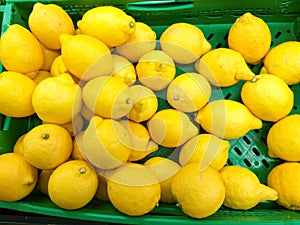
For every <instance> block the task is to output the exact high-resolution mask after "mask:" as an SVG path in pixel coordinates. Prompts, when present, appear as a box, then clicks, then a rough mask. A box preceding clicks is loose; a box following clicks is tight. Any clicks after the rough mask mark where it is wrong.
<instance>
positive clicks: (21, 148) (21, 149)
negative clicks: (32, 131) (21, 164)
mask: <svg viewBox="0 0 300 225" xmlns="http://www.w3.org/2000/svg"><path fill="white" fill-rule="evenodd" d="M26 134H27V133H25V134H23V135H21V136H20V137H18V139H17V141H16V142H15V144H14V148H13V152H15V153H19V154H21V155H24V145H23V140H24V138H25V136H26Z"/></svg>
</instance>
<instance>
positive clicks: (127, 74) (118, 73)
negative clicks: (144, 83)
mask: <svg viewBox="0 0 300 225" xmlns="http://www.w3.org/2000/svg"><path fill="white" fill-rule="evenodd" d="M112 59H113V70H112V72H111V76H113V77H117V78H120V79H121V80H123V81H124V82H125V83H126V84H127V85H133V84H134V82H135V81H136V72H135V68H134V65H133V64H132V63H131V62H129V61H128V60H127V59H126V58H124V57H123V56H120V55H116V54H112Z"/></svg>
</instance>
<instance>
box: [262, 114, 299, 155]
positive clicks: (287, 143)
mask: <svg viewBox="0 0 300 225" xmlns="http://www.w3.org/2000/svg"><path fill="white" fill-rule="evenodd" d="M299 124H300V115H299V114H293V115H289V116H286V117H284V118H283V119H281V120H279V121H277V122H276V123H275V124H273V125H272V126H271V128H270V130H269V132H268V135H267V146H268V155H269V156H270V157H271V158H281V159H283V160H286V161H300V140H299V138H297V135H296V134H298V133H299V132H300V127H299Z"/></svg>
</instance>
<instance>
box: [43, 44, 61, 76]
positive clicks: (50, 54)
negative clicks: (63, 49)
mask: <svg viewBox="0 0 300 225" xmlns="http://www.w3.org/2000/svg"><path fill="white" fill-rule="evenodd" d="M41 47H42V51H43V54H44V64H43V66H42V68H41V70H46V71H50V69H51V65H52V64H53V61H54V60H55V59H56V57H58V56H59V55H60V51H58V50H53V49H49V48H46V47H45V46H44V45H43V44H41Z"/></svg>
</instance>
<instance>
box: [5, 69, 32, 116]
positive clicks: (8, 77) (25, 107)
mask: <svg viewBox="0 0 300 225" xmlns="http://www.w3.org/2000/svg"><path fill="white" fill-rule="evenodd" d="M35 88H36V84H35V82H34V81H33V80H31V79H30V78H28V77H27V76H25V75H23V74H21V73H18V72H12V71H5V72H2V73H1V74H0V113H1V114H3V115H6V116H11V117H25V116H30V115H32V114H34V108H33V106H32V103H31V99H32V95H33V93H34V90H35Z"/></svg>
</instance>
